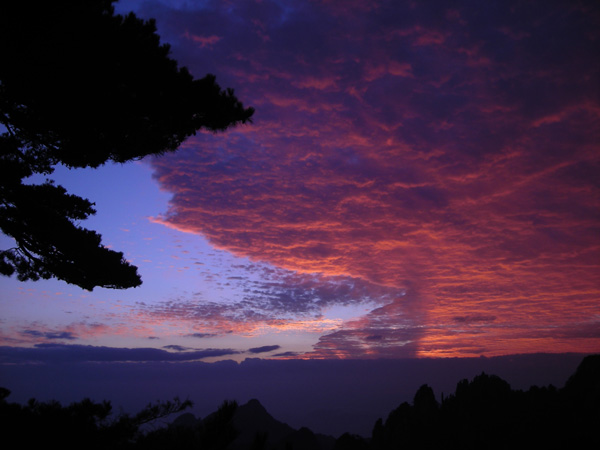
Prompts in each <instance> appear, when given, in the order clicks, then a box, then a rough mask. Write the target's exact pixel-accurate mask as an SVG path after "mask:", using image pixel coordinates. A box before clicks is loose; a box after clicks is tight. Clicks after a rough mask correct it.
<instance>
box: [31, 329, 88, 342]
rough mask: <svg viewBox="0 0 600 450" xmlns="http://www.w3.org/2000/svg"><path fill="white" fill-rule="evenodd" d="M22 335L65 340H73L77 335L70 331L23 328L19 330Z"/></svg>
mask: <svg viewBox="0 0 600 450" xmlns="http://www.w3.org/2000/svg"><path fill="white" fill-rule="evenodd" d="M21 333H22V334H24V335H27V336H31V337H34V338H43V339H49V340H54V339H65V340H75V339H77V336H75V335H73V333H72V332H70V331H39V330H23V331H22V332H21Z"/></svg>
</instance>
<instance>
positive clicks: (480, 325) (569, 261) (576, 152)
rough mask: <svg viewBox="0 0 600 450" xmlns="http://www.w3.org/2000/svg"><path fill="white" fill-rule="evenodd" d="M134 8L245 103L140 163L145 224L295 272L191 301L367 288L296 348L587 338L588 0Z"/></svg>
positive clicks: (267, 2)
mask: <svg viewBox="0 0 600 450" xmlns="http://www.w3.org/2000/svg"><path fill="white" fill-rule="evenodd" d="M145 5H146V6H145V8H146V9H144V10H143V11H144V14H146V15H148V16H153V17H157V18H158V26H159V33H160V34H161V35H162V36H163V38H164V39H165V40H166V41H168V42H170V43H172V44H173V53H174V56H175V57H176V58H177V59H178V60H179V61H181V62H182V64H185V65H187V66H189V67H190V69H191V70H192V72H193V73H195V74H196V76H202V75H203V74H204V73H206V72H214V73H216V74H217V78H218V80H219V82H220V83H221V84H223V85H226V86H233V87H236V93H237V95H238V96H239V97H240V98H241V99H243V101H244V102H245V104H248V105H252V106H254V107H255V108H256V110H257V112H256V117H255V123H254V124H253V125H252V126H250V127H246V128H241V129H238V130H235V131H233V132H229V133H227V134H225V135H218V136H214V135H208V134H206V135H205V134H200V135H198V136H197V137H196V138H194V139H191V140H189V141H188V142H187V143H186V144H185V145H184V147H183V149H181V150H180V151H178V152H177V153H175V154H172V155H168V156H166V157H162V158H158V159H156V160H154V161H153V163H152V165H153V168H154V171H155V176H156V179H157V180H158V182H159V183H160V185H161V187H162V188H163V189H165V190H167V191H169V192H171V193H172V194H173V197H172V200H171V202H170V208H169V210H168V211H166V212H165V214H164V215H163V216H161V217H159V218H156V219H155V220H157V221H159V222H162V223H164V224H166V225H168V226H171V227H174V228H177V229H179V230H183V231H188V232H193V233H199V234H202V235H204V236H206V237H207V238H208V239H209V241H210V242H211V243H212V244H213V245H215V246H216V247H218V248H221V249H225V250H227V251H230V252H232V253H234V254H236V255H240V256H246V257H249V258H251V259H253V260H255V261H262V262H267V263H269V264H272V265H274V266H276V267H280V268H282V269H286V270H289V271H292V272H290V273H292V274H294V275H293V277H295V278H294V279H292V278H293V277H292V275H290V277H291V278H290V279H288V280H279V284H277V285H270V286H256V288H255V289H254V291H253V292H252V293H251V294H249V299H250V298H251V300H249V299H246V300H247V301H248V302H249V303H248V308H245V309H242V310H239V309H237V311H243V312H241V313H239V314H241V316H239V317H237V319H239V320H236V317H235V314H234V312H233V310H232V309H230V307H229V306H228V305H226V304H216V303H215V304H196V305H193V308H194V311H196V312H197V313H198V314H200V315H202V317H204V318H205V319H206V317H213V316H212V315H214V314H216V315H217V316H218V317H223V316H227V317H229V318H230V319H232V320H233V321H234V322H237V323H240V324H241V323H242V322H245V323H250V324H251V323H253V320H252V319H250V320H248V319H249V316H250V314H251V312H254V314H255V315H256V320H254V322H256V321H257V320H259V319H260V320H264V321H269V320H271V321H272V320H278V319H281V318H282V317H285V318H287V319H290V318H291V317H301V316H304V317H306V315H308V316H311V317H316V318H318V315H319V311H321V310H322V308H323V307H324V305H325V304H327V303H329V304H334V303H335V302H341V303H344V302H347V301H348V300H347V299H348V297H347V296H345V294H344V292H343V288H344V286H347V285H348V283H349V281H348V280H359V282H360V283H363V286H364V289H365V292H363V293H361V294H360V296H359V297H360V298H361V299H364V298H367V297H368V298H379V300H378V301H376V303H377V305H376V306H374V309H372V311H371V312H370V313H369V314H367V315H365V316H363V317H361V318H359V319H356V320H354V321H350V322H348V323H346V324H345V325H344V327H343V328H338V329H335V330H331V329H329V332H328V333H327V334H324V335H323V337H322V338H321V340H320V342H319V344H318V345H317V346H316V347H315V352H314V354H313V355H312V356H315V357H349V356H362V357H377V356H411V355H429V356H444V355H446V356H457V355H477V354H482V353H485V354H491V355H498V354H506V353H513V352H535V351H573V350H578V351H593V350H597V349H598V348H599V346H600V336H599V334H598V332H597V330H598V329H599V328H600V327H599V322H600V309H599V306H598V305H599V303H598V300H599V297H600V295H599V294H600V278H599V275H598V274H599V273H600V267H599V265H600V189H599V181H598V180H600V161H599V159H600V152H599V148H598V142H600V102H599V96H600V87H599V86H600V83H599V80H600V71H599V66H598V64H597V63H596V62H595V61H596V59H597V55H598V54H599V53H600V32H599V31H598V30H600V8H599V7H598V5H597V4H595V3H594V2H579V3H577V4H574V3H573V2H568V1H557V2H550V3H548V2H527V3H519V2H468V1H464V2H454V3H452V6H451V7H450V6H448V7H446V8H444V7H439V5H436V6H435V7H433V5H430V4H427V3H417V2H402V3H401V4H399V2H392V1H389V2H386V1H379V2H372V1H368V2H367V1H364V2H361V1H357V2H353V3H352V5H351V6H349V5H348V2H336V1H333V2H330V1H327V2H325V1H323V2H320V1H313V2H295V3H294V4H293V5H290V4H288V3H282V2H277V1H274V0H264V1H261V2H253V1H243V2H235V3H228V2H198V3H193V2H192V3H191V6H186V7H184V8H182V9H169V8H168V7H167V6H165V5H161V4H159V3H152V2H149V3H147V4H145ZM303 276H305V277H306V278H305V279H303V278H302V277H303ZM311 277H312V278H311ZM307 280H309V281H307ZM336 286H339V287H341V290H342V292H334V291H335V287H336ZM369 290H372V291H369ZM353 298H354V299H356V297H353ZM188 307H191V306H190V305H189V304H188V305H187V306H185V305H184V304H183V303H181V304H178V305H177V306H175V304H174V303H172V304H171V305H170V306H169V308H165V309H164V311H165V312H166V311H167V310H168V309H169V310H170V312H169V313H170V314H173V313H174V311H173V310H174V309H175V308H188ZM217 316H214V317H217ZM242 316H243V320H242ZM259 316H260V317H259Z"/></svg>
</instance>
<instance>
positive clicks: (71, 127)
mask: <svg viewBox="0 0 600 450" xmlns="http://www.w3.org/2000/svg"><path fill="white" fill-rule="evenodd" d="M114 1H115V0H86V1H85V2H82V1H77V0H57V1H52V2H37V1H33V0H19V1H6V2H2V3H1V4H0V5H1V6H0V49H1V55H2V64H0V132H1V134H0V229H1V230H2V232H3V233H4V234H6V235H8V236H10V237H11V238H13V239H14V241H15V246H14V247H13V248H10V249H6V250H2V251H0V273H2V274H3V275H7V276H11V275H14V274H16V276H17V277H18V279H19V280H38V279H40V278H44V279H47V278H51V277H55V278H58V279H61V280H64V281H66V282H67V283H71V284H75V285H78V286H80V287H82V288H84V289H87V290H92V289H93V288H94V287H96V286H100V287H108V288H129V287H134V286H138V285H140V284H141V278H140V276H139V275H138V273H137V269H136V267H134V266H132V265H131V264H129V263H128V262H127V261H126V260H125V259H124V257H123V254H122V253H120V252H116V251H113V250H109V249H107V248H105V247H104V246H102V244H101V236H100V235H99V234H98V233H96V232H94V231H90V230H86V229H84V228H82V227H80V226H79V225H78V222H79V221H80V220H83V219H85V218H87V217H88V216H90V215H92V214H94V213H95V210H94V209H93V203H91V202H90V201H89V200H87V199H83V198H80V197H77V196H75V195H69V194H68V193H67V192H66V190H65V189H64V188H62V187H61V186H56V185H54V184H53V183H52V182H50V181H47V182H45V183H43V184H40V185H31V184H28V183H26V182H25V180H26V179H27V178H28V177H30V176H31V175H34V174H40V175H43V176H48V175H50V174H51V173H52V172H53V168H54V167H55V166H56V165H58V164H62V165H64V166H66V167H68V168H83V167H92V168H96V167H98V166H101V165H103V164H105V163H106V162H117V163H124V162H127V161H131V160H135V159H140V158H143V157H144V156H147V155H160V154H163V153H165V152H170V151H174V150H176V149H177V148H178V146H179V145H180V144H181V143H182V142H183V141H184V140H185V139H186V138H188V137H189V136H192V135H194V134H195V133H196V131H198V130H200V129H205V130H210V131H213V132H218V131H224V130H226V129H228V128H230V127H232V126H235V125H238V124H241V123H247V122H249V121H250V120H251V116H252V114H253V112H254V110H253V109H252V108H244V106H243V105H242V103H241V102H240V101H239V100H238V99H237V98H236V97H235V95H234V92H233V90H231V89H225V90H223V89H221V87H220V86H219V85H218V84H217V83H216V81H215V77H214V76H213V75H210V74H209V75H206V76H205V77H204V78H202V79H194V78H193V76H192V75H191V74H190V73H189V71H188V70H187V69H186V68H185V67H182V68H180V67H178V64H177V62H176V61H175V60H173V59H171V58H170V57H169V46H168V45H166V44H161V43H160V38H159V36H158V35H157V34H156V26H155V23H154V21H153V20H150V21H143V20H141V19H139V18H137V17H136V16H135V15H133V13H130V14H129V15H127V16H125V17H123V16H120V15H115V14H114V8H113V6H112V4H113V3H114Z"/></svg>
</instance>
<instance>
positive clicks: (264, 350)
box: [248, 345, 281, 353]
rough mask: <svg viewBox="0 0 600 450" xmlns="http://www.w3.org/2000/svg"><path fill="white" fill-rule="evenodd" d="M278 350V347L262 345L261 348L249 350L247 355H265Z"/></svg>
mask: <svg viewBox="0 0 600 450" xmlns="http://www.w3.org/2000/svg"><path fill="white" fill-rule="evenodd" d="M280 348H281V347H280V346H279V345H263V346H262V347H254V348H249V349H248V353H267V352H272V351H273V350H278V349H280Z"/></svg>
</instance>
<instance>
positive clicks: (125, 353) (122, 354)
mask: <svg viewBox="0 0 600 450" xmlns="http://www.w3.org/2000/svg"><path fill="white" fill-rule="evenodd" d="M238 353H239V352H238V351H236V350H232V349H204V350H195V351H189V352H184V353H171V352H168V351H165V350H160V349H156V348H114V347H94V346H91V345H67V344H37V345H36V346H35V347H33V348H25V347H6V346H5V347H0V363H3V364H7V363H27V362H32V363H33V362H45V363H66V362H85V361H95V362H116V361H121V362H127V361H129V362H144V361H172V362H177V361H195V360H201V359H206V358H210V357H218V356H228V355H235V354H238Z"/></svg>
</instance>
